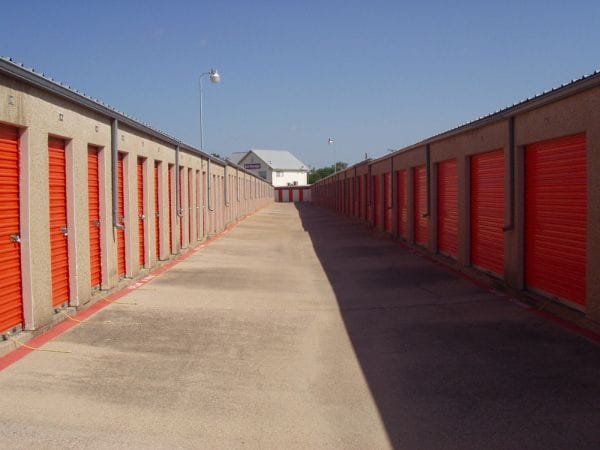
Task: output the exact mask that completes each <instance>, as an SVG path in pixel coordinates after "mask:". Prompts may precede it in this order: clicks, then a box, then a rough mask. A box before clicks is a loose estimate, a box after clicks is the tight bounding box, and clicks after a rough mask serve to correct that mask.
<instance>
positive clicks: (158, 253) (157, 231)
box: [154, 161, 160, 260]
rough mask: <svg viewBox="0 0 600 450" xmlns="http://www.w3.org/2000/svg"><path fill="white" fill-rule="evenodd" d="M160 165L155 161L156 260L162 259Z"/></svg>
mask: <svg viewBox="0 0 600 450" xmlns="http://www.w3.org/2000/svg"><path fill="white" fill-rule="evenodd" d="M159 168H160V163H159V162H158V161H154V247H155V249H154V251H155V252H156V259H157V260H158V259H160V203H159V201H158V199H159V196H158V192H159V189H160V186H159V184H158V171H159Z"/></svg>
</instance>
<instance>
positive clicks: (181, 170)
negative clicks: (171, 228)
mask: <svg viewBox="0 0 600 450" xmlns="http://www.w3.org/2000/svg"><path fill="white" fill-rule="evenodd" d="M184 170H185V169H184V168H183V167H180V168H179V186H178V192H179V205H177V208H178V211H177V218H178V220H177V222H178V223H179V247H183V211H184V208H185V206H184V204H183V173H184Z"/></svg>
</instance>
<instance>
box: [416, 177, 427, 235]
mask: <svg viewBox="0 0 600 450" xmlns="http://www.w3.org/2000/svg"><path fill="white" fill-rule="evenodd" d="M414 171H415V172H414V175H415V176H414V190H413V192H414V205H415V207H414V226H415V230H414V231H415V242H416V243H417V244H421V245H427V242H428V240H429V232H428V223H429V219H428V218H427V217H424V216H423V215H424V214H426V213H427V170H426V169H425V166H419V167H415V169H414Z"/></svg>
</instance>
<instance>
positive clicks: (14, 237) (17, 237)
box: [10, 233, 21, 244]
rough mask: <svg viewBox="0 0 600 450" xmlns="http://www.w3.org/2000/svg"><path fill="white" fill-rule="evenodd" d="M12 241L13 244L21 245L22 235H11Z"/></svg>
mask: <svg viewBox="0 0 600 450" xmlns="http://www.w3.org/2000/svg"><path fill="white" fill-rule="evenodd" d="M10 241H11V242H16V243H17V244H20V243H21V235H20V234H18V233H15V234H11V235H10Z"/></svg>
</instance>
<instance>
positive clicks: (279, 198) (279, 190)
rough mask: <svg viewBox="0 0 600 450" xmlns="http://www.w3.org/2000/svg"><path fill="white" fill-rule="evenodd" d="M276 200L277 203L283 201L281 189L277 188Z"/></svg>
mask: <svg viewBox="0 0 600 450" xmlns="http://www.w3.org/2000/svg"><path fill="white" fill-rule="evenodd" d="M277 201H278V202H279V203H281V202H283V189H277Z"/></svg>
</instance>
